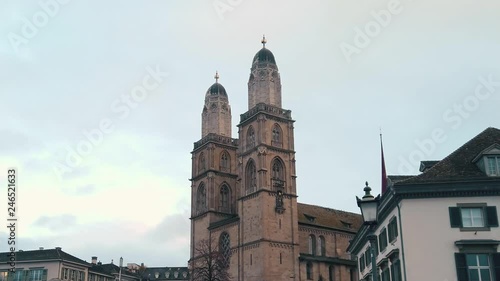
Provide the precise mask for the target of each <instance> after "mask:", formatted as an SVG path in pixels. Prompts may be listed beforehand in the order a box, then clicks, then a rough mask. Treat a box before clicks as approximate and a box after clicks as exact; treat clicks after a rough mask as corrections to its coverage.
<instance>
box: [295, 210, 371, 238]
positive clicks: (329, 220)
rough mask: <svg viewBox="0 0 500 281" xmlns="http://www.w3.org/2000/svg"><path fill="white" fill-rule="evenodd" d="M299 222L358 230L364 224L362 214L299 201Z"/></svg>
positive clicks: (349, 230)
mask: <svg viewBox="0 0 500 281" xmlns="http://www.w3.org/2000/svg"><path fill="white" fill-rule="evenodd" d="M297 208H298V216H299V223H302V224H309V225H317V226H322V227H328V228H335V229H339V230H345V231H348V232H356V231H357V230H358V229H359V228H360V227H361V225H362V224H363V218H362V217H361V215H360V214H355V213H350V212H345V211H340V210H334V209H330V208H325V207H321V206H315V205H308V204H303V203H297Z"/></svg>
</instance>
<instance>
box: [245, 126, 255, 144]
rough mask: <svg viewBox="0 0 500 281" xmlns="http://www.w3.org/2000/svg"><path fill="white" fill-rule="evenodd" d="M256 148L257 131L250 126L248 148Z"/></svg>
mask: <svg viewBox="0 0 500 281" xmlns="http://www.w3.org/2000/svg"><path fill="white" fill-rule="evenodd" d="M254 146H255V131H254V130H253V127H252V126H250V127H249V128H248V131H247V148H252V147H254Z"/></svg>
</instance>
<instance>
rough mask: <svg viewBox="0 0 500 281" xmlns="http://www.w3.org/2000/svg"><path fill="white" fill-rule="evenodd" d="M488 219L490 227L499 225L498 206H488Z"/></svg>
mask: <svg viewBox="0 0 500 281" xmlns="http://www.w3.org/2000/svg"><path fill="white" fill-rule="evenodd" d="M486 221H487V222H488V226H489V227H498V215H497V207H495V206H490V207H486Z"/></svg>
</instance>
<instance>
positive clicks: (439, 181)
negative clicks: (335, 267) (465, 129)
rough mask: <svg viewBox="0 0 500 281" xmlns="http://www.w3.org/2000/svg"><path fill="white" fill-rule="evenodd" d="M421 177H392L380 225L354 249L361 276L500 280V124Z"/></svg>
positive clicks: (428, 164) (425, 167) (426, 165)
mask: <svg viewBox="0 0 500 281" xmlns="http://www.w3.org/2000/svg"><path fill="white" fill-rule="evenodd" d="M420 171H421V172H422V173H421V174H419V175H416V176H394V177H389V188H388V190H387V191H386V192H385V193H384V194H383V195H382V197H381V201H380V205H379V222H378V225H377V226H376V227H375V228H373V229H371V228H370V227H368V226H363V227H361V229H360V231H359V232H358V233H357V235H356V237H355V238H354V239H353V241H352V242H351V243H350V245H349V248H348V251H349V252H350V253H352V254H353V255H354V256H356V257H357V259H358V265H359V266H358V270H359V280H370V278H371V270H372V264H371V249H370V243H369V242H368V241H367V237H368V235H369V234H370V233H371V231H373V232H374V233H375V235H377V243H376V245H377V247H376V249H375V252H376V266H377V272H376V274H377V275H378V276H379V277H380V278H379V280H381V281H389V280H392V281H401V280H403V281H413V280H432V281H446V280H447V281H452V280H458V281H490V280H495V281H499V280H500V253H499V249H498V245H499V244H500V228H499V226H498V210H499V209H500V130H498V129H496V128H488V129H486V130H484V131H483V132H482V133H480V134H479V135H477V136H476V137H474V138H473V139H471V140H470V141H469V142H467V143H465V144H464V145H463V146H462V147H460V148H458V149H457V150H456V151H454V152H453V153H452V154H450V155H449V156H447V157H446V158H444V159H443V160H441V161H423V162H422V165H421V168H420Z"/></svg>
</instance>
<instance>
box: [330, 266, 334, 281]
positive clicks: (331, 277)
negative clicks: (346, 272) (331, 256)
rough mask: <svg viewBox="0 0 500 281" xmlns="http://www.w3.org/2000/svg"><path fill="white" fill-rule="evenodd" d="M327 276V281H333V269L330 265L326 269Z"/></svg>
mask: <svg viewBox="0 0 500 281" xmlns="http://www.w3.org/2000/svg"><path fill="white" fill-rule="evenodd" d="M328 275H329V278H328V280H329V281H335V267H333V265H330V266H329V267H328Z"/></svg>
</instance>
